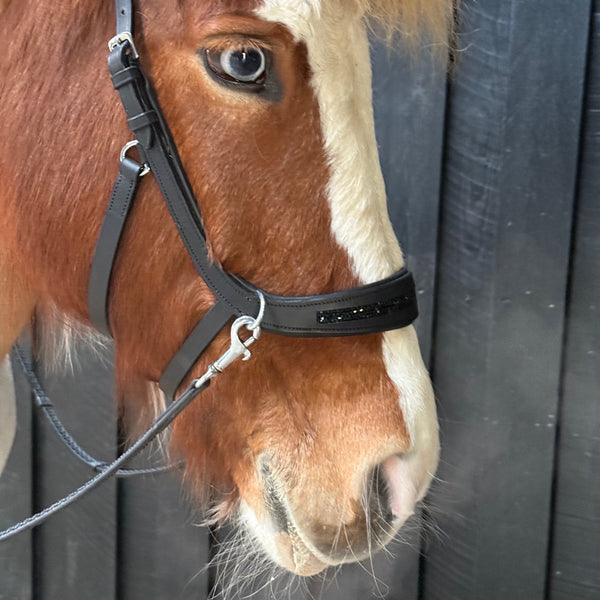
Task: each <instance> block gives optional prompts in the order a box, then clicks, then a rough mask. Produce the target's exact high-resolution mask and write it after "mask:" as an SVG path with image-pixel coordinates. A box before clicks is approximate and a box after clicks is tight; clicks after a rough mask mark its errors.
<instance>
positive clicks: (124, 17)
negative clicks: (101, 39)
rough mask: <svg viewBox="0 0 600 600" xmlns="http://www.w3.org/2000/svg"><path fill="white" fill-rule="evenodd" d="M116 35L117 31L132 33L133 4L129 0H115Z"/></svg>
mask: <svg viewBox="0 0 600 600" xmlns="http://www.w3.org/2000/svg"><path fill="white" fill-rule="evenodd" d="M115 9H116V13H117V14H116V19H117V35H119V33H125V32H128V33H131V34H133V6H132V2H131V0H125V1H122V0H116V2H115Z"/></svg>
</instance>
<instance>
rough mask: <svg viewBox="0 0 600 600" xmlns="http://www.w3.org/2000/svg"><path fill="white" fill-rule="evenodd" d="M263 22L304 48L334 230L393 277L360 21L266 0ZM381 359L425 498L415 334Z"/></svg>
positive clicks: (427, 427) (394, 342) (433, 423)
mask: <svg viewBox="0 0 600 600" xmlns="http://www.w3.org/2000/svg"><path fill="white" fill-rule="evenodd" d="M257 13H258V15H259V16H260V17H262V18H263V19H265V20H268V21H274V22H280V23H282V24H283V25H285V26H286V27H287V28H288V29H289V30H290V32H291V33H292V35H293V36H294V37H295V39H296V40H297V41H301V42H304V43H305V44H306V47H307V50H308V58H309V62H310V66H311V71H312V86H313V88H314V90H315V95H316V97H317V100H318V103H319V110H320V116H321V127H322V133H323V139H324V143H325V150H326V153H327V157H328V160H329V165H330V172H331V178H330V181H329V187H328V198H329V204H330V209H331V222H332V230H333V234H334V236H335V239H336V240H337V242H338V243H339V244H340V246H342V247H343V248H344V249H345V250H346V251H347V253H348V255H349V256H350V258H351V261H352V265H353V268H354V271H355V274H356V275H357V276H358V278H359V279H360V280H361V281H362V282H363V283H370V282H373V281H377V280H378V279H382V278H384V277H387V276H389V275H391V274H392V273H394V272H396V271H397V270H398V269H400V267H402V266H403V264H404V261H403V258H402V252H401V250H400V246H399V245H398V242H397V240H396V237H395V235H394V232H393V229H392V225H391V223H390V220H389V216H388V212H387V204H386V194H385V186H384V182H383V176H382V174H381V168H380V165H379V156H378V152H377V142H376V139H375V127H374V119H373V107H372V97H371V93H372V92H371V64H370V56H369V43H368V38H367V33H366V27H365V23H364V21H363V18H362V14H361V13H360V11H358V10H357V9H356V8H355V7H354V3H352V2H335V1H334V0H326V1H325V2H321V0H263V3H262V6H261V7H260V8H259V9H257ZM383 357H384V361H385V364H386V369H387V371H388V374H389V376H390V378H391V379H392V381H393V382H394V383H395V385H396V386H397V387H398V389H399V390H400V405H401V407H402V411H403V415H404V418H405V421H406V425H407V428H408V432H409V434H410V436H411V444H412V451H411V452H410V453H408V454H407V455H405V457H404V459H403V460H404V467H403V477H404V478H406V477H407V476H410V478H411V484H412V486H413V487H414V488H415V492H414V494H413V496H416V497H415V498H413V500H416V499H417V498H420V497H421V496H422V495H423V494H424V492H425V489H426V487H427V486H428V484H429V481H430V479H431V476H432V475H433V471H434V470H435V467H436V465H437V456H438V452H439V448H438V433H437V418H436V411H435V403H434V400H433V391H432V388H431V382H430V380H429V376H428V374H427V371H426V369H425V366H424V365H423V361H422V359H421V354H420V351H419V346H418V341H417V337H416V335H415V332H414V329H413V327H406V328H404V329H401V330H396V331H390V332H387V333H385V334H384V336H383Z"/></svg>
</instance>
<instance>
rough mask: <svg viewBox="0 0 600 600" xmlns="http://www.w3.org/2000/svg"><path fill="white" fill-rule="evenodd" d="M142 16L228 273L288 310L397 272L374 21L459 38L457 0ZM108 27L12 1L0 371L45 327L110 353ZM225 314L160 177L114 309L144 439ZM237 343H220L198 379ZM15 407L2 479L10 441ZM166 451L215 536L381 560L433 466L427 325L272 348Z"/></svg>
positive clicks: (104, 14)
mask: <svg viewBox="0 0 600 600" xmlns="http://www.w3.org/2000/svg"><path fill="white" fill-rule="evenodd" d="M135 9H136V10H135V15H134V23H135V27H134V29H135V31H136V35H135V44H136V46H137V49H138V50H139V53H140V57H141V58H140V60H141V62H142V64H143V66H144V68H145V69H146V70H147V71H148V72H149V73H150V77H151V80H152V85H153V87H154V90H155V93H156V96H157V98H158V102H159V103H160V106H161V107H162V110H163V112H164V116H165V119H166V121H167V123H168V126H169V128H170V131H171V133H172V136H173V139H174V141H175V144H176V146H177V149H178V152H179V155H180V158H181V162H182V164H183V167H184V169H185V172H186V174H187V178H188V179H189V185H190V186H191V189H193V192H194V194H195V197H196V199H197V203H198V207H199V209H200V212H201V216H202V226H203V228H204V230H205V232H206V238H207V245H208V252H209V254H210V259H211V260H212V261H213V262H214V263H215V264H218V265H220V266H222V267H223V268H224V269H226V270H227V272H229V273H234V274H235V275H236V276H239V277H241V278H243V279H244V280H246V281H249V282H252V284H254V285H256V286H258V287H259V288H261V289H264V290H269V292H272V293H274V294H278V295H282V296H310V295H316V294H327V293H332V292H335V291H337V290H347V289H352V288H354V287H356V286H360V285H365V284H369V283H372V282H376V281H378V280H381V279H383V278H386V277H389V276H390V275H392V274H393V273H395V272H397V271H398V270H400V269H402V267H403V266H404V259H403V255H402V252H401V250H400V247H399V245H398V242H397V240H396V238H395V236H394V233H393V231H392V227H391V224H390V221H389V217H388V215H387V209H386V195H385V188H384V182H383V178H382V175H381V170H380V166H379V162H378V154H377V146H376V140H375V134H374V123H373V111H372V105H371V71H370V62H369V42H368V29H369V27H370V24H371V23H378V24H379V25H378V27H379V28H380V29H382V30H383V31H384V34H385V35H393V32H394V31H396V30H398V29H400V30H401V32H402V34H403V35H405V36H406V37H409V38H410V37H413V38H415V39H421V38H420V36H421V35H427V36H428V37H429V39H430V40H433V43H434V44H435V43H438V42H439V43H440V45H442V46H444V45H445V44H446V41H447V39H448V38H447V36H448V32H449V29H450V23H451V21H452V6H451V3H450V2H449V0H403V1H397V2H396V1H394V0H345V1H342V0H221V1H217V0H195V1H192V0H177V1H176V0H160V1H159V0H139V1H138V2H136V4H135ZM114 13H115V8H114V6H113V4H112V3H111V2H100V1H98V0H79V1H75V0H65V1H64V2H60V3H56V2H51V1H50V0H36V2H25V3H24V2H21V1H17V0H2V1H1V2H0V30H1V31H2V32H3V36H2V39H4V40H5V43H4V50H3V52H2V55H1V57H0V62H1V63H2V69H1V73H2V76H1V77H0V97H1V98H2V103H1V105H0V139H1V140H2V142H0V174H1V177H0V203H1V206H2V209H1V211H0V232H1V237H0V281H1V282H2V285H1V290H0V307H1V312H0V357H4V356H6V355H8V353H9V351H10V348H11V346H12V345H13V343H14V342H15V340H16V339H17V338H18V336H19V335H20V333H21V331H22V330H23V329H24V328H25V327H27V326H28V325H29V324H30V322H31V320H32V318H33V317H34V316H35V321H36V324H39V325H40V326H41V329H42V330H43V331H45V332H47V333H48V332H50V333H48V336H49V339H50V338H51V337H52V335H53V336H54V338H56V336H58V337H59V338H60V337H61V336H62V338H63V339H64V340H67V341H68V339H69V337H70V336H73V335H78V334H80V333H82V332H83V333H85V334H86V335H89V336H90V337H91V338H94V337H96V338H98V339H104V338H103V337H102V334H101V333H98V332H94V325H93V323H92V320H91V318H90V311H89V308H88V304H87V290H88V282H89V279H90V269H91V263H92V260H93V256H94V250H95V245H96V241H97V240H98V237H99V232H100V230H101V225H102V222H103V217H104V214H105V211H106V208H107V203H108V201H109V196H110V190H111V187H112V183H113V180H114V177H115V174H116V166H117V163H116V162H115V157H117V156H118V155H119V150H120V149H121V147H122V146H123V144H124V142H125V141H127V140H128V139H129V138H130V134H128V127H127V123H126V118H125V115H124V113H123V111H122V108H121V106H120V103H119V98H118V97H117V95H116V94H115V92H114V90H113V89H112V85H111V81H110V77H109V76H108V74H107V71H106V42H107V40H109V39H110V38H112V37H113V23H114V20H115V14H114ZM422 32H426V34H423V33H422ZM213 302H214V294H213V292H212V291H211V290H210V289H209V287H208V286H207V284H206V283H205V281H204V280H203V279H202V278H200V277H199V276H198V274H197V272H196V270H195V268H194V265H193V264H192V261H191V260H190V258H189V256H188V254H187V253H186V250H185V248H184V244H183V243H182V241H181V239H180V237H179V236H178V232H177V229H176V226H175V224H174V223H173V221H172V220H171V218H170V216H169V212H168V210H167V208H166V206H165V203H164V201H163V198H162V196H161V193H160V190H159V187H158V185H157V182H156V179H155V178H154V179H153V177H152V176H148V177H144V178H143V181H141V184H140V187H139V192H138V199H137V200H136V202H135V205H134V206H133V208H132V211H131V214H130V216H129V217H128V220H127V222H126V224H125V227H124V232H123V236H122V239H121V242H120V245H119V249H118V253H117V256H116V259H115V262H114V266H113V271H112V275H111V280H110V296H109V322H110V335H111V337H112V339H113V342H114V348H115V396H116V401H117V402H118V406H119V415H120V418H121V420H122V422H123V423H124V426H125V427H126V428H127V431H128V432H130V434H131V435H132V436H133V435H135V434H136V433H137V432H139V431H141V430H142V428H143V427H144V426H145V425H146V424H147V423H148V422H149V420H151V419H152V417H153V416H154V415H155V414H156V413H157V412H158V411H159V410H160V409H161V407H162V406H163V405H164V395H163V394H162V392H161V390H160V389H159V385H158V382H159V381H160V379H161V375H162V373H163V372H164V370H165V368H166V365H167V364H168V363H169V361H170V359H171V358H172V357H173V355H174V354H175V353H176V352H177V350H178V348H179V347H180V346H181V344H182V343H183V341H184V340H185V339H186V337H187V336H188V334H189V333H190V331H191V330H192V329H193V327H194V324H195V323H197V322H198V321H199V320H200V319H201V318H202V317H203V315H205V314H206V313H207V311H208V310H209V308H210V306H211V305H212V303H213ZM50 334H52V335H50ZM228 339H229V338H228V332H227V331H221V332H220V333H219V334H218V335H217V336H216V338H215V339H214V341H212V343H211V344H210V346H209V347H208V349H207V350H206V352H204V353H203V354H202V356H201V357H200V359H199V360H198V361H197V363H196V364H195V365H194V366H193V368H192V369H191V372H190V373H189V375H188V379H187V381H189V380H190V379H191V378H193V377H197V376H198V374H200V373H203V372H204V371H205V370H206V369H207V365H209V364H210V363H211V362H212V361H214V360H215V358H216V357H218V356H219V355H221V354H222V353H223V351H224V349H225V348H226V347H227V344H228ZM3 378H4V379H5V380H8V379H9V373H8V363H7V361H6V359H5V362H4V363H3ZM2 399H3V402H4V405H5V406H4V408H3V410H5V411H6V414H7V415H8V417H7V418H6V419H3V421H2V426H1V427H2V429H0V438H1V439H2V440H3V443H2V444H1V445H0V448H2V452H3V454H4V456H2V457H0V465H1V464H2V463H3V462H4V458H5V455H6V453H7V452H8V448H9V447H10V442H11V440H12V437H13V435H14V413H13V410H12V408H11V406H10V398H9V397H8V395H6V396H2ZM169 443H170V452H171V454H172V455H173V456H181V457H183V458H184V460H185V472H184V480H185V482H186V484H187V486H188V488H189V490H190V493H191V496H192V497H193V498H194V500H195V501H196V502H198V503H199V505H202V506H205V507H207V510H208V516H207V520H208V521H210V522H214V523H221V522H225V521H227V520H233V521H234V522H235V523H236V524H237V525H238V526H239V527H241V528H243V529H244V530H245V531H247V532H248V535H249V536H251V537H252V539H254V540H256V541H257V542H258V543H259V545H260V546H261V547H262V549H263V552H264V554H265V555H266V556H267V557H268V558H269V559H270V560H271V561H272V562H273V563H275V564H277V565H279V566H281V567H283V568H284V569H287V570H289V571H291V572H293V573H295V574H298V575H312V574H315V573H318V572H320V571H322V570H323V569H325V568H326V567H328V566H330V565H338V564H341V563H344V562H350V561H354V560H359V559H362V558H364V557H366V556H369V555H370V554H371V553H372V552H374V551H375V550H377V549H379V548H381V547H383V546H384V545H385V544H386V543H388V542H389V541H390V540H391V539H392V538H393V536H394V535H395V534H396V533H397V532H398V530H399V529H400V527H401V526H402V525H403V524H404V523H405V521H406V520H407V519H408V518H409V516H410V515H411V514H413V513H414V511H415V505H416V504H417V503H418V502H419V501H421V500H422V498H423V497H424V495H425V493H426V491H427V489H428V487H429V485H430V482H431V480H432V478H433V476H434V473H435V469H436V466H437V462H438V455H439V436H438V425H437V418H436V409H435V403H434V396H433V391H432V386H431V382H430V379H429V375H428V373H427V371H426V369H425V367H424V364H423V361H422V358H421V355H420V351H419V346H418V341H417V338H416V334H415V331H414V328H413V327H412V326H406V327H402V328H399V329H394V330H390V331H385V332H383V333H369V334H366V335H350V336H343V337H319V338H302V337H286V336H279V335H275V334H272V333H269V332H264V333H263V335H262V337H261V338H260V340H259V341H257V343H256V344H255V345H254V346H253V357H252V360H250V361H248V362H246V363H242V362H239V363H236V364H234V365H232V366H231V368H230V370H229V371H228V373H227V376H225V375H223V376H222V377H220V378H219V379H218V380H216V381H215V382H214V384H213V385H211V386H210V388H208V390H206V392H204V393H203V395H202V396H201V397H199V398H198V399H197V400H196V401H195V402H193V403H192V404H191V405H190V406H188V407H187V408H186V410H185V411H184V412H183V413H182V414H181V415H180V416H179V417H178V419H177V420H176V421H175V422H174V424H173V427H172V432H171V436H170V442H169Z"/></svg>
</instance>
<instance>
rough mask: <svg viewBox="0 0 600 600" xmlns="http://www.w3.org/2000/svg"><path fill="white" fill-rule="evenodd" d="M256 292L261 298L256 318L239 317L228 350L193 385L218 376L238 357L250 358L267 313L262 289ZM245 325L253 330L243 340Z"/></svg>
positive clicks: (198, 385)
mask: <svg viewBox="0 0 600 600" xmlns="http://www.w3.org/2000/svg"><path fill="white" fill-rule="evenodd" d="M256 294H257V296H258V299H259V300H260V309H259V311H258V315H257V316H256V318H254V317H250V316H248V315H243V316H241V317H238V318H237V319H236V320H235V321H234V322H233V324H232V326H231V334H230V335H231V344H230V346H229V348H228V349H227V351H226V352H225V353H224V354H222V355H221V356H220V357H219V358H218V359H217V360H215V362H214V363H212V364H211V365H209V367H208V369H207V370H206V373H204V375H202V377H199V378H198V379H196V381H194V383H193V385H194V386H195V387H201V386H202V385H204V384H205V383H206V382H207V381H209V380H210V379H212V378H213V377H216V376H217V375H219V374H220V373H222V372H223V371H224V370H225V369H226V368H227V367H228V366H229V365H231V364H232V363H234V362H235V361H236V360H237V359H238V358H241V359H242V360H248V359H249V358H250V357H251V356H252V354H251V353H250V350H248V348H249V347H250V346H251V345H252V344H253V343H254V342H255V341H256V340H257V339H258V338H259V337H260V333H261V330H260V324H261V323H262V319H263V316H264V314H265V305H266V302H265V297H264V296H263V294H262V293H261V292H260V290H256ZM242 327H245V328H246V329H247V330H248V331H250V332H251V335H250V337H249V338H248V339H246V340H242V338H241V337H240V329H241V328H242Z"/></svg>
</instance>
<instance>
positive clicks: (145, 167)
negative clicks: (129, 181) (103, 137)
mask: <svg viewBox="0 0 600 600" xmlns="http://www.w3.org/2000/svg"><path fill="white" fill-rule="evenodd" d="M136 146H140V142H139V140H131V142H127V143H126V144H125V145H124V146H123V148H121V154H120V155H119V159H120V160H121V162H123V159H124V158H125V156H126V155H127V152H128V151H129V150H130V149H131V148H134V147H136ZM138 152H139V153H140V156H141V158H142V160H144V158H145V157H144V155H143V153H142V149H141V146H140V148H138ZM142 167H143V168H142V170H141V171H140V174H139V176H140V177H143V176H144V175H147V174H148V173H150V165H149V164H148V163H147V162H145V163H144V164H143V165H142Z"/></svg>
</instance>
